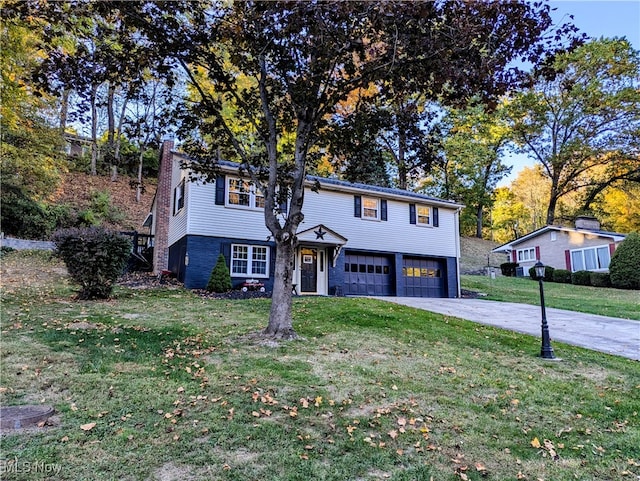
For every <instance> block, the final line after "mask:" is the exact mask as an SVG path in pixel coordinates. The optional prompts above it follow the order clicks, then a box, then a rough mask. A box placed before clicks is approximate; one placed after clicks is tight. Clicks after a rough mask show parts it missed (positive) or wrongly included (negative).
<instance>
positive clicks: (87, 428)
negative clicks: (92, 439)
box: [80, 423, 96, 431]
mask: <svg viewBox="0 0 640 481" xmlns="http://www.w3.org/2000/svg"><path fill="white" fill-rule="evenodd" d="M95 427H96V423H87V424H83V425H82V426H80V429H82V430H83V431H91V430H92V429H93V428H95Z"/></svg>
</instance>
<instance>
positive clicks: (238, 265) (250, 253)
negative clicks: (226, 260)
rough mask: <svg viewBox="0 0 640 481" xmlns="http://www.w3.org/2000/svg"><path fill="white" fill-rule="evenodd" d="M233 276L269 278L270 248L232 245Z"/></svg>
mask: <svg viewBox="0 0 640 481" xmlns="http://www.w3.org/2000/svg"><path fill="white" fill-rule="evenodd" d="M231 275H232V276H251V277H269V248H268V247H267V246H252V245H246V244H232V245H231Z"/></svg>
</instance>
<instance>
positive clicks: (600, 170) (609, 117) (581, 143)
mask: <svg viewBox="0 0 640 481" xmlns="http://www.w3.org/2000/svg"><path fill="white" fill-rule="evenodd" d="M512 105H513V108H514V109H513V125H514V132H515V135H516V139H517V141H518V143H519V145H520V147H521V150H522V151H523V152H526V153H528V154H529V155H530V156H532V157H533V158H534V159H535V160H536V161H537V162H539V163H540V165H541V166H542V167H543V171H544V173H545V175H546V176H547V177H548V178H549V180H550V181H551V182H550V192H549V204H548V207H547V214H546V223H547V224H553V223H554V221H555V217H556V207H557V204H558V201H559V199H561V198H562V197H564V196H566V195H568V194H570V193H572V192H575V191H581V192H582V193H584V195H585V201H584V204H585V205H586V206H588V205H589V204H590V203H592V202H593V199H594V198H595V197H596V195H597V194H598V193H599V192H601V191H603V190H604V189H605V188H606V187H608V186H609V185H612V184H615V183H618V182H622V181H634V182H640V160H639V159H640V143H639V142H638V138H639V136H640V53H639V52H638V51H635V50H633V49H632V48H631V46H630V44H629V42H628V41H626V40H623V39H601V40H596V41H592V42H589V43H587V44H585V45H583V46H581V47H579V48H577V49H575V50H574V51H572V52H567V53H563V54H559V55H557V56H556V57H555V58H553V60H552V61H551V62H549V63H548V64H547V65H546V68H543V69H540V70H539V71H538V72H537V74H536V77H535V84H534V86H533V87H532V88H531V89H530V90H528V91H526V92H523V93H521V94H519V95H517V96H516V97H515V99H514V102H513V104H512Z"/></svg>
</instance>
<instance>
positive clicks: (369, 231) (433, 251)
mask: <svg viewBox="0 0 640 481" xmlns="http://www.w3.org/2000/svg"><path fill="white" fill-rule="evenodd" d="M366 196H367V197H376V195H375V193H371V194H366ZM353 199H354V195H353V194H350V193H341V192H330V191H326V190H325V191H323V190H320V191H319V192H318V193H316V192H312V191H310V190H307V192H306V193H305V198H304V207H303V213H304V215H305V220H304V222H303V224H301V226H300V230H305V229H308V228H310V227H313V226H314V225H316V224H324V225H325V226H327V227H328V228H330V229H331V230H333V231H335V232H337V233H338V234H340V235H342V236H343V237H346V238H347V239H348V241H347V244H346V245H345V248H346V249H366V250H379V251H386V252H404V253H412V254H422V255H438V256H452V257H453V256H456V255H457V253H456V243H455V235H456V232H457V228H456V226H455V210H454V209H446V208H443V207H440V208H439V227H426V226H418V225H415V224H410V223H409V204H410V203H413V201H411V202H409V201H407V202H402V201H398V200H392V199H389V200H387V219H388V220H386V221H375V220H367V219H363V218H358V217H354V200H353Z"/></svg>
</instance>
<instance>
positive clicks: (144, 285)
mask: <svg viewBox="0 0 640 481" xmlns="http://www.w3.org/2000/svg"><path fill="white" fill-rule="evenodd" d="M118 285H121V286H126V287H130V288H132V289H153V288H160V287H162V288H179V287H183V284H182V282H179V281H178V280H177V279H176V278H174V277H171V276H164V275H163V276H158V275H155V274H153V273H151V272H127V273H126V274H125V275H124V276H122V278H121V279H120V281H119V282H118ZM192 292H193V293H194V294H197V295H199V296H200V297H203V298H206V299H263V298H270V297H271V292H260V291H258V290H255V291H253V290H249V291H247V292H242V291H241V290H240V289H234V290H232V291H229V292H209V291H207V290H205V289H193V290H192ZM460 294H461V297H462V298H463V299H477V298H478V297H483V296H482V294H481V293H480V292H476V291H469V290H467V289H461V291H460Z"/></svg>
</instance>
